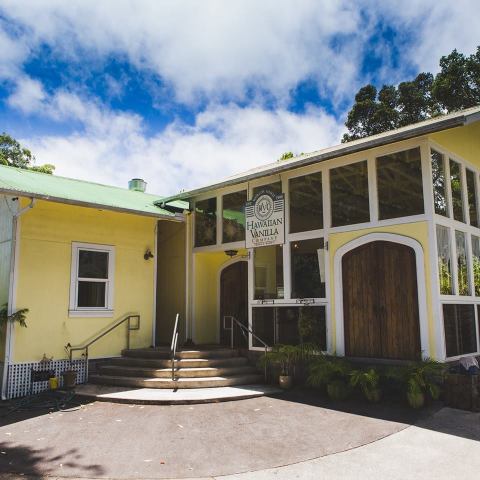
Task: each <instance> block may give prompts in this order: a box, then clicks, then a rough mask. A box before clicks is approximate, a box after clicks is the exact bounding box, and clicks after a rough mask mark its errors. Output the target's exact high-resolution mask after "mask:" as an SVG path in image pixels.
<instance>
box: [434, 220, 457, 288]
mask: <svg viewBox="0 0 480 480" xmlns="http://www.w3.org/2000/svg"><path fill="white" fill-rule="evenodd" d="M436 232H437V259H438V276H439V278H438V279H439V283H440V293H441V294H442V295H453V293H454V292H453V281H452V249H451V245H450V230H449V229H448V228H447V227H443V226H442V225H437V226H436Z"/></svg>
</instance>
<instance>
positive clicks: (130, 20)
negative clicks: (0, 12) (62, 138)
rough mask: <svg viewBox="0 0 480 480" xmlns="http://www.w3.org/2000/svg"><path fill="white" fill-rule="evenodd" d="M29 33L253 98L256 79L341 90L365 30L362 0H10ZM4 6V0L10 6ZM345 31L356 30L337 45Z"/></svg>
mask: <svg viewBox="0 0 480 480" xmlns="http://www.w3.org/2000/svg"><path fill="white" fill-rule="evenodd" d="M3 5H4V7H3V8H4V12H5V15H6V16H8V18H10V19H12V20H14V21H15V22H16V23H18V24H20V25H22V26H23V27H24V28H25V29H26V30H27V33H26V34H25V36H24V38H29V39H30V40H29V41H31V42H33V43H36V44H37V45H38V44H48V45H50V46H51V47H52V48H53V49H54V50H55V53H56V55H64V56H66V57H69V58H71V57H75V58H77V59H78V58H83V57H84V55H85V54H86V52H88V54H89V55H92V54H93V55H100V56H108V55H110V54H122V55H126V57H127V58H128V59H129V60H130V62H132V63H133V64H134V65H136V66H138V67H140V68H146V69H149V70H151V71H153V72H155V73H156V74H158V75H159V76H161V77H162V78H163V79H164V80H165V81H166V82H167V84H169V85H171V86H172V87H173V88H174V92H176V94H177V97H178V98H179V99H180V100H181V101H185V102H190V101H192V100H193V99H194V98H196V97H197V96H198V95H200V96H204V95H206V96H207V97H208V98H209V99H210V100H212V99H219V98H222V96H224V95H228V96H229V97H230V98H243V97H244V95H245V93H246V91H247V90H248V89H249V88H252V87H255V88H260V89H265V90H266V91H268V92H269V93H270V94H273V95H274V96H275V97H277V98H279V99H286V98H288V94H289V91H290V90H291V89H293V88H295V86H296V85H297V83H298V82H299V81H301V80H303V79H307V78H309V79H313V80H314V81H317V82H318V83H319V85H320V87H321V88H322V89H324V90H328V91H329V92H330V93H331V94H332V95H334V96H335V97H341V96H342V95H344V94H345V92H346V91H348V90H349V89H350V88H351V84H352V82H356V81H357V78H356V76H357V73H358V72H357V68H356V65H357V60H358V58H359V56H361V53H362V52H361V50H362V47H363V42H362V41H361V40H362V38H363V37H364V35H365V32H363V31H362V29H361V28H359V27H360V14H359V11H358V10H357V9H356V8H354V7H355V2H354V1H353V0H342V1H326V2H322V4H321V8H319V4H318V2H317V1H316V0H295V1H293V0H284V1H280V2H279V1H278V0H264V1H262V2H257V1H255V0H241V1H240V0H231V1H228V2H225V1H223V0H209V1H201V2H200V1H196V0H176V1H175V2H157V1H143V2H138V1H135V2H133V1H128V0H102V1H101V2H99V1H97V0H82V1H81V2H78V1H77V2H75V1H69V2H64V1H61V0H57V1H56V0H48V1H47V0H45V1H42V0H38V1H35V2H26V1H22V0H4V1H3ZM0 8H1V7H0ZM335 35H343V36H345V35H351V36H352V38H350V39H349V40H348V41H346V42H345V43H342V44H337V45H336V46H333V45H332V44H331V40H332V38H333V37H334V36H335Z"/></svg>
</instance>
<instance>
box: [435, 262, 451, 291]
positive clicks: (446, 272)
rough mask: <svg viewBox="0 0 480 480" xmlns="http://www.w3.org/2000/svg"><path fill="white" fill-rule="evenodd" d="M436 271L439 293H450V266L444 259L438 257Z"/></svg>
mask: <svg viewBox="0 0 480 480" xmlns="http://www.w3.org/2000/svg"><path fill="white" fill-rule="evenodd" d="M438 271H439V272H438V273H439V277H440V278H439V280H440V293H441V294H442V295H451V294H452V293H453V290H452V273H451V272H450V266H449V264H448V262H447V260H446V259H444V258H442V257H440V258H439V259H438Z"/></svg>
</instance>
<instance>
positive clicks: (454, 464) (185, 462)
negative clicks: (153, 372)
mask: <svg viewBox="0 0 480 480" xmlns="http://www.w3.org/2000/svg"><path fill="white" fill-rule="evenodd" d="M334 407H335V409H334ZM336 408H337V406H334V405H332V404H329V403H328V402H327V401H325V400H322V399H320V398H319V397H318V395H316V394H311V393H304V392H303V393H302V392H292V393H289V394H288V395H283V396H282V397H276V398H274V397H270V398H269V397H261V398H255V399H249V400H241V401H236V402H225V403H218V404H206V405H191V406H189V405H175V406H151V405H122V404H111V403H105V402H94V403H91V404H87V405H84V406H83V407H82V408H80V409H78V410H75V411H72V412H55V413H51V414H48V413H47V414H45V413H43V412H41V411H38V412H33V413H32V412H25V413H21V412H20V413H16V414H11V415H8V416H7V417H3V418H2V419H0V421H3V423H4V425H3V426H2V427H0V442H1V444H0V476H1V478H2V479H3V478H5V479H6V478H18V475H22V478H26V476H27V478H28V476H29V475H30V476H33V477H35V478H38V477H42V476H49V477H53V478H55V477H62V478H65V477H67V478H109V479H112V478H115V479H127V478H128V479H132V478H136V479H154V478H155V479H157V478H210V479H211V478H218V477H222V478H227V479H228V478H231V479H238V480H245V479H253V480H257V479H258V480H260V479H262V480H263V479H273V478H275V479H277V480H283V479H285V480H286V479H295V478H300V479H310V478H311V479H313V478H315V479H318V478H321V477H323V476H325V477H327V476H328V477H327V478H333V479H335V478H342V479H349V478H352V479H353V478H355V480H359V479H362V478H368V479H371V478H373V479H375V478H435V479H436V480H438V479H442V478H447V477H448V478H449V480H450V479H451V478H462V479H469V478H472V479H473V478H478V472H479V471H480V415H479V414H472V413H466V412H461V411H458V410H452V409H442V410H440V411H438V412H436V413H434V414H433V416H432V413H433V412H430V415H427V414H425V413H422V414H419V413H417V412H413V411H412V410H408V409H404V408H401V407H391V406H390V407H386V406H383V405H377V406H371V405H358V404H353V403H346V404H344V405H343V406H342V410H338V409H336ZM35 415H36V416H35ZM412 423H416V426H411V425H412ZM10 474H12V475H10ZM225 476H226V477H225Z"/></svg>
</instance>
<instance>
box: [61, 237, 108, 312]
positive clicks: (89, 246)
mask: <svg viewBox="0 0 480 480" xmlns="http://www.w3.org/2000/svg"><path fill="white" fill-rule="evenodd" d="M80 250H87V251H92V252H106V253H108V279H107V280H106V281H105V280H103V279H102V280H100V281H102V282H105V303H106V305H105V307H102V308H99V307H79V306H78V282H79V281H81V280H85V281H94V282H95V281H97V280H96V279H91V278H89V279H80V278H79V277H78V257H79V254H80ZM114 275H115V247H113V246H111V245H99V244H95V243H82V242H72V266H71V275H70V277H71V278H70V308H69V312H68V313H69V317H113V292H114Z"/></svg>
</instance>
